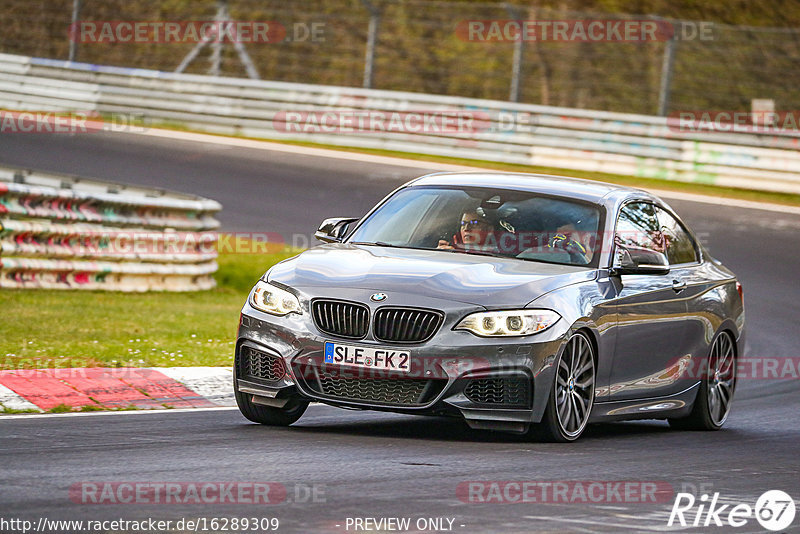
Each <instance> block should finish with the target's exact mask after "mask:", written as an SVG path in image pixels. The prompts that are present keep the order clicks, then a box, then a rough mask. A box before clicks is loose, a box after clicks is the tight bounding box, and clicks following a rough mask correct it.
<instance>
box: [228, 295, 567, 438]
mask: <svg viewBox="0 0 800 534" xmlns="http://www.w3.org/2000/svg"><path fill="white" fill-rule="evenodd" d="M473 311H481V309H478V308H475V307H474V306H471V305H464V308H463V309H457V310H449V311H448V313H447V314H446V315H447V318H446V319H445V321H444V324H443V325H442V327H441V328H440V330H439V331H438V332H437V333H436V335H434V336H433V338H432V339H430V340H429V341H427V342H425V343H419V344H411V345H405V344H387V343H382V342H378V341H374V340H370V339H362V340H357V341H356V340H353V341H350V340H345V339H339V338H336V337H334V336H328V335H326V334H324V333H322V332H320V331H318V330H317V329H316V327H315V325H314V323H313V321H312V320H311V319H310V317H309V314H307V313H306V314H304V315H302V316H298V315H296V314H292V315H289V316H286V317H275V316H272V315H268V314H265V313H262V312H260V311H258V310H256V309H254V308H252V307H251V306H250V305H249V303H248V304H246V305H245V306H244V308H243V310H242V315H241V319H240V322H239V332H238V339H237V343H236V369H235V371H236V372H235V376H236V379H235V381H236V384H235V387H236V388H237V391H239V392H241V393H245V394H248V395H253V399H252V400H253V401H254V402H256V403H261V404H266V405H273V406H281V405H282V404H284V403H285V401H286V399H288V398H291V397H295V396H300V397H303V398H306V399H308V400H311V401H316V402H322V403H326V404H330V405H333V406H339V407H344V408H355V409H367V410H382V411H391V412H397V413H407V414H419V415H451V416H460V417H462V418H464V419H465V420H466V422H467V423H468V424H469V425H470V426H471V427H473V428H480V429H491V430H504V431H512V432H524V431H525V430H527V428H528V427H529V426H530V424H531V423H538V422H539V421H540V420H541V418H542V416H543V413H544V410H545V407H546V403H547V400H548V396H549V393H550V391H551V389H552V383H553V380H554V376H555V368H554V363H555V361H557V359H556V357H557V355H558V352H559V351H560V350H561V349H562V347H563V345H564V339H565V337H566V334H567V328H566V327H565V326H564V325H562V324H561V323H563V322H564V321H563V320H562V321H559V323H556V325H554V326H553V327H551V328H550V329H548V330H547V331H545V332H542V333H539V334H536V335H534V336H526V337H515V338H480V337H477V336H475V335H473V334H471V333H469V332H464V331H454V330H452V327H453V324H454V322H455V321H457V320H458V319H459V318H460V317H463V316H464V315H466V313H471V312H473ZM326 341H333V342H336V343H344V344H350V345H360V346H373V347H380V348H389V349H399V350H405V351H409V352H410V353H411V369H410V372H409V373H407V374H406V373H403V374H402V375H401V374H399V373H397V372H394V373H389V372H383V373H382V372H380V371H378V372H376V371H371V370H364V369H360V368H353V367H348V366H338V365H332V364H325V363H324V361H323V359H324V345H325V342H326ZM251 357H253V358H258V359H259V362H260V364H259V365H261V366H262V367H263V366H264V365H269V366H272V365H277V366H278V367H277V369H278V371H277V372H267V373H266V375H267V376H264V373H261V372H258V373H253V372H251V371H252V369H253V368H248V367H247V365H248V364H247V362H248V358H251ZM258 368H259V369H261V367H258ZM271 369H273V370H274V369H275V368H274V367H271ZM255 374H257V375H259V376H254V375H255Z"/></svg>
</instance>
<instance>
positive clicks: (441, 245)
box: [436, 239, 454, 250]
mask: <svg viewBox="0 0 800 534" xmlns="http://www.w3.org/2000/svg"><path fill="white" fill-rule="evenodd" d="M436 248H437V249H445V250H454V247H453V245H451V244H450V243H448V242H447V241H445V240H444V239H440V240H439V245H438V246H437V247H436Z"/></svg>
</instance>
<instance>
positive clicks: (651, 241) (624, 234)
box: [614, 202, 666, 253]
mask: <svg viewBox="0 0 800 534" xmlns="http://www.w3.org/2000/svg"><path fill="white" fill-rule="evenodd" d="M614 242H615V243H619V244H621V245H624V246H627V247H640V248H646V249H650V250H655V251H656V252H661V253H665V252H666V251H665V246H664V236H663V235H662V234H661V227H660V225H659V224H658V218H657V217H656V212H655V207H654V206H653V205H652V204H648V203H646V202H634V203H631V204H628V205H626V206H625V207H624V208H622V211H620V214H619V219H617V229H616V232H615V234H614Z"/></svg>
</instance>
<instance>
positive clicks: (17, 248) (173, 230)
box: [0, 167, 221, 291]
mask: <svg viewBox="0 0 800 534" xmlns="http://www.w3.org/2000/svg"><path fill="white" fill-rule="evenodd" d="M220 209H221V206H220V204H219V203H218V202H215V201H213V200H208V199H204V198H200V197H196V196H191V195H183V194H178V193H172V192H165V191H158V190H150V189H144V188H139V187H129V186H123V185H119V184H112V183H104V182H100V181H96V180H89V179H84V178H76V177H72V176H66V175H59V174H54V173H42V172H31V171H20V170H17V169H9V168H3V167H0V288H46V289H104V290H114V291H151V290H156V291H195V290H201V289H210V288H212V287H214V285H215V281H214V278H213V276H212V275H213V273H214V272H215V271H216V270H217V263H216V258H217V234H216V232H215V231H214V230H215V229H216V228H218V227H219V222H218V221H217V220H216V219H215V218H214V214H215V213H216V212H217V211H219V210H220Z"/></svg>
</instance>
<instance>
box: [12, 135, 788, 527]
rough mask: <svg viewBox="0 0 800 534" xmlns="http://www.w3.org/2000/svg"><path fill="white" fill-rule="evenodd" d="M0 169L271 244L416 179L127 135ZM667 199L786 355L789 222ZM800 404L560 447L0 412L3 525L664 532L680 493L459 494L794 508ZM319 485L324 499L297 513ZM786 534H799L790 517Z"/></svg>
mask: <svg viewBox="0 0 800 534" xmlns="http://www.w3.org/2000/svg"><path fill="white" fill-rule="evenodd" d="M0 164H3V165H14V166H21V167H30V168H36V169H40V170H51V171H60V172H68V173H75V174H80V175H85V176H96V177H98V178H103V179H111V180H116V181H120V182H128V183H136V184H141V185H149V186H161V187H165V188H168V189H175V190H178V191H187V192H193V193H197V194H200V195H204V196H208V197H211V198H214V199H217V200H219V201H220V202H222V204H223V206H224V209H223V211H222V213H221V215H220V219H221V221H222V223H223V230H226V231H257V232H265V231H269V232H280V233H281V234H283V235H284V236H285V239H286V240H287V241H288V242H291V240H292V235H293V234H300V235H303V236H309V235H311V234H312V233H313V231H314V229H315V228H316V225H317V223H318V222H320V220H321V219H322V218H324V217H328V216H350V215H353V216H358V215H360V214H362V213H363V212H364V211H365V210H366V209H368V208H369V207H370V206H371V205H372V204H373V203H374V202H376V201H377V200H379V199H380V198H382V197H383V196H384V195H385V194H386V193H388V192H389V191H391V190H392V189H393V188H394V187H396V186H397V185H400V184H401V183H403V182H404V181H405V180H407V179H409V178H412V177H414V176H417V175H419V174H422V171H420V170H419V169H409V168H405V167H402V166H381V165H375V164H366V163H363V162H354V161H347V160H341V159H331V158H322V157H309V156H298V155H294V154H288V153H281V152H270V151H259V150H253V149H243V148H232V147H221V146H219V147H218V146H209V145H200V144H193V143H188V142H182V141H172V140H164V139H152V138H149V137H145V136H138V135H131V134H116V135H108V134H95V135H85V136H77V137H73V136H67V135H64V136H60V135H44V136H41V135H38V136H37V135H29V134H25V135H3V136H0ZM435 168H436V166H435V164H431V169H432V170H434V169H435ZM670 204H671V205H672V206H673V207H674V208H675V209H676V210H677V211H678V213H679V214H681V215H682V216H683V218H684V219H685V220H686V221H687V222H688V223H689V224H690V225H691V226H692V227H693V228H694V230H695V231H696V232H697V233H698V235H699V237H700V238H701V240H703V241H704V243H705V244H706V246H707V247H708V248H709V249H710V250H711V252H712V254H714V255H715V256H716V257H717V258H719V259H721V260H722V261H723V262H724V263H725V264H726V265H727V266H729V267H730V268H732V269H733V270H734V271H735V272H736V273H737V274H738V276H739V279H740V280H741V281H742V283H743V285H744V294H745V303H746V306H747V336H748V339H747V345H748V347H747V354H746V356H748V357H753V358H760V357H792V358H797V357H798V354H797V351H796V347H798V346H800V328H798V327H797V324H796V323H797V319H798V318H800V284H798V267H797V262H798V259H800V237H798V236H800V215H788V214H784V213H777V212H770V211H763V210H752V209H742V208H735V207H725V206H719V205H715V204H708V203H694V202H684V201H671V202H670ZM235 320H236V317H235V316H231V321H235ZM795 368H796V360H795ZM799 406H800V379H798V378H797V377H795V378H794V379H791V378H789V379H785V380H776V379H771V378H762V379H749V380H741V381H740V383H739V387H738V390H737V394H736V398H735V403H734V408H733V411H732V414H731V416H730V418H729V420H728V422H727V423H726V425H725V427H724V429H723V430H722V431H720V432H716V433H696V432H680V431H673V430H670V429H669V427H668V425H667V424H666V423H665V422H660V421H653V422H640V423H638V422H637V423H619V424H607V425H596V426H593V427H590V428H589V429H588V431H587V432H586V434H585V435H584V436H583V437H582V438H581V440H580V441H579V442H577V443H574V444H570V445H557V444H540V443H529V442H526V441H524V440H522V439H520V438H518V437H515V436H511V435H505V434H495V433H489V432H476V431H470V430H468V429H467V428H466V426H465V425H464V424H462V423H461V422H459V421H457V420H448V419H428V418H415V417H412V416H400V415H393V414H382V413H372V412H359V411H345V410H338V409H335V408H331V407H327V406H322V405H312V407H311V408H310V409H309V410H308V412H306V415H305V416H304V417H303V418H302V419H301V420H300V421H299V422H298V423H296V424H295V425H294V426H292V427H291V428H281V429H276V428H267V427H261V426H258V425H253V424H249V423H248V422H247V421H246V420H245V419H244V418H243V417H241V416H240V415H239V413H238V411H236V410H214V411H195V412H168V413H164V412H159V413H125V414H105V415H103V414H99V415H89V416H24V417H7V418H3V419H0V465H2V466H3V467H2V470H1V471H0V510H2V514H0V515H3V516H4V517H19V518H25V519H30V520H33V521H38V519H39V518H41V517H46V518H48V519H117V518H124V519H137V518H149V517H152V518H156V519H162V520H166V519H172V520H177V519H180V518H198V517H205V518H209V519H210V518H213V517H229V518H230V517H277V518H278V519H279V520H280V528H279V530H278V531H279V532H310V533H311V532H348V531H349V532H353V531H354V529H353V527H352V526H350V528H349V530H348V529H347V525H348V523H347V518H364V517H374V518H386V517H408V518H411V524H412V527H413V526H414V524H415V522H416V521H417V519H419V518H447V519H451V520H453V522H452V527H451V528H452V531H454V532H463V533H473V532H496V533H511V532H514V533H516V532H531V531H552V532H564V531H575V532H595V531H599V532H646V531H662V530H668V529H667V518H668V516H669V512H670V510H671V508H672V504H673V502H672V501H673V499H672V498H670V499H667V500H665V501H664V502H660V503H656V504H653V503H647V504H641V503H631V502H628V503H600V504H586V503H580V502H577V503H576V502H572V503H553V504H541V503H523V504H494V503H490V504H474V503H467V502H463V501H462V500H460V499H459V497H458V495H457V493H456V489H457V487H458V486H459V483H462V482H465V481H481V480H482V481H507V480H535V481H663V482H666V483H668V484H670V485H671V487H672V488H673V489H674V491H675V492H679V491H682V490H685V491H688V492H690V493H694V494H695V495H697V496H699V495H700V494H702V493H707V494H709V495H710V494H713V493H715V492H719V494H720V495H719V503H720V504H731V505H734V504H738V503H745V504H749V505H751V506H753V505H754V504H755V502H756V499H757V498H758V497H759V496H760V495H761V494H762V493H763V492H765V491H767V490H771V489H780V490H783V491H785V492H787V493H789V494H790V495H792V496H793V497H794V499H795V500H798V499H800V484H799V483H798V481H800V417H798V407H799ZM83 481H115V482H121V481H150V482H154V481H155V482H176V481H180V482H201V481H214V482H224V481H254V482H262V481H274V482H279V483H282V484H283V485H284V486H285V487H286V488H287V491H288V495H287V501H286V502H282V503H279V504H275V505H272V506H263V505H253V504H215V505H177V504H172V505H163V504H150V505H148V504H116V505H114V504H112V505H109V504H105V505H91V504H77V503H75V502H73V501H72V500H70V495H69V489H70V487H71V486H72V485H73V484H76V483H80V482H83ZM312 486H314V487H316V489H317V491H318V494H317V498H316V499H313V498H311V499H310V501H315V502H308V501H309V499H307V498H305V497H306V496H307V493H308V491H307V490H308V488H309V487H312ZM289 501H291V502H289ZM698 504H699V503H698ZM730 508H731V507H729V508H728V510H729V509H730ZM695 511H696V509H694V510H693V511H692V513H691V515H688V514H687V518H689V519H690V520H693V519H694V513H695ZM726 513H727V512H725V513H723V514H722V516H721V518H722V519H723V520H725V515H726ZM704 519H705V517H703V520H704ZM701 524H702V523H701ZM448 525H449V523H448V521H447V520H445V521H444V526H445V527H447V526H448ZM0 530H2V529H0ZM688 530H689V531H690V532H716V531H720V532H723V531H731V530H735V531H736V532H764V529H763V528H762V527H761V526H760V525H759V524H758V522H757V521H756V520H755V519H753V518H751V519H750V520H749V521H748V523H747V524H746V525H745V526H743V527H741V528H736V529H732V528H731V527H729V526H727V524H726V526H725V527H714V526H713V523H712V526H709V527H702V526H701V527H699V528H690V529H688ZM789 530H790V531H800V517H798V518H795V520H794V523H793V526H792V527H790V529H789ZM412 531H416V530H415V529H414V528H412Z"/></svg>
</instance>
